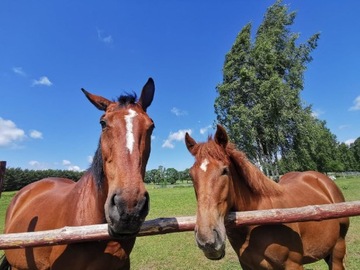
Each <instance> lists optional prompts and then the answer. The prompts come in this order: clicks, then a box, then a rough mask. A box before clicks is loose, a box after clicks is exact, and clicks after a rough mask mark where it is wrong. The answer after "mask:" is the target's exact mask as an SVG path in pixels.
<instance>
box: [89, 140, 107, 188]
mask: <svg viewBox="0 0 360 270" xmlns="http://www.w3.org/2000/svg"><path fill="white" fill-rule="evenodd" d="M89 171H90V172H91V173H92V174H93V176H94V179H95V182H96V185H97V187H98V188H99V189H100V188H101V184H102V183H103V182H104V181H103V179H104V169H103V159H102V155H101V147H100V142H99V145H98V148H97V149H96V152H95V155H94V158H93V161H92V163H91V166H90V168H89Z"/></svg>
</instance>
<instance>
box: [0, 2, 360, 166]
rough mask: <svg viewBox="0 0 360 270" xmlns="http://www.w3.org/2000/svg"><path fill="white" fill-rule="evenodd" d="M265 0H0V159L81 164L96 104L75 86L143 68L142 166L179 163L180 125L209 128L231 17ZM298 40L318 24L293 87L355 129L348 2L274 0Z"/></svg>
mask: <svg viewBox="0 0 360 270" xmlns="http://www.w3.org/2000/svg"><path fill="white" fill-rule="evenodd" d="M273 3H274V1H270V0H264V1H253V0H238V1H235V0H227V1H219V0H218V1H213V0H206V1H205V0H197V1H190V0H183V1H180V0H174V1H165V0H162V1H160V0H159V1H156V0H154V1H145V0H139V1H120V0H109V1H95V0H89V1H73V0H71V1H70V0H61V1H58V0H53V1H48V0H34V1H29V0H2V1H1V2H0V160H7V162H8V166H9V167H21V168H28V169H47V168H53V169H74V170H84V169H86V168H88V166H89V160H91V157H92V155H93V154H94V152H95V150H96V147H97V143H98V139H99V135H100V125H99V117H100V115H101V112H100V111H98V110H97V109H96V108H95V107H93V106H92V105H91V104H90V103H89V102H88V101H87V99H86V98H85V96H84V95H83V93H82V92H81V91H80V88H81V87H84V88H85V89H87V90H88V91H90V92H92V93H95V94H99V95H102V96H104V97H106V98H109V99H112V98H116V97H117V96H119V95H120V94H122V93H124V92H131V91H135V92H137V93H138V94H139V91H140V90H141V88H142V86H143V85H144V83H145V82H146V81H147V79H148V77H152V78H153V79H154V80H155V85H156V92H155V98H154V101H153V104H152V105H151V107H150V108H149V109H148V113H149V115H150V116H151V117H152V118H153V120H154V122H155V125H156V128H155V130H154V132H153V139H152V152H151V156H150V160H149V163H148V167H147V169H154V168H157V167H158V166H159V165H161V166H164V167H166V168H176V169H177V170H184V169H186V168H188V167H190V166H191V164H192V163H193V158H192V156H190V154H189V153H188V152H187V150H186V147H185V145H184V142H183V136H184V134H185V131H189V132H191V134H192V136H193V137H194V138H195V139H196V140H198V141H204V140H206V138H207V136H208V135H209V134H212V133H214V130H213V128H212V126H213V124H214V122H215V119H216V116H215V114H214V100H215V97H216V96H217V94H216V90H215V87H216V85H217V84H218V83H221V81H222V67H223V63H224V56H225V54H226V53H227V52H228V51H229V50H230V48H231V46H232V44H233V42H234V41H235V38H236V36H237V34H238V32H239V31H240V30H241V28H242V27H243V26H244V25H245V24H247V23H249V22H251V23H252V24H253V35H255V32H256V30H257V27H258V26H259V24H260V23H261V21H262V20H263V15H264V13H265V11H266V9H267V7H269V6H270V5H272V4H273ZM284 3H286V4H288V5H289V7H290V10H292V11H297V18H296V20H295V24H294V25H293V26H292V28H291V29H292V31H294V32H299V33H300V41H301V42H304V41H305V40H306V39H307V38H308V37H310V36H311V35H312V34H314V33H316V32H321V37H320V41H319V46H318V48H317V49H316V50H315V51H314V52H313V54H312V56H313V58H314V60H313V62H311V64H309V65H308V70H307V72H306V73H305V89H304V91H303V92H302V98H303V100H304V101H306V102H307V103H308V104H312V105H313V110H314V113H315V114H316V115H317V117H318V118H320V119H322V120H326V122H327V127H328V128H329V129H330V130H331V132H332V133H334V134H335V135H336V136H337V139H338V141H340V142H351V141H352V140H354V139H356V138H358V137H360V121H359V119H360V68H359V60H360V50H359V41H360V34H359V33H360V20H359V12H360V1H357V0H349V1H346V2H344V1H320V0H319V1H310V0H305V1H304V0H296V1H295V0H293V1H292V0H285V1H284Z"/></svg>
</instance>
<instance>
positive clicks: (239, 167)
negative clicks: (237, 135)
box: [230, 150, 282, 211]
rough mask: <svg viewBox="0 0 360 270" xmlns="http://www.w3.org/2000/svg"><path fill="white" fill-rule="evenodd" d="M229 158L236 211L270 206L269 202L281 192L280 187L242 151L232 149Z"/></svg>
mask: <svg viewBox="0 0 360 270" xmlns="http://www.w3.org/2000/svg"><path fill="white" fill-rule="evenodd" d="M230 158H231V160H232V164H233V165H234V168H235V170H234V172H233V173H232V177H233V185H234V190H233V197H234V208H236V209H233V210H236V211H246V210H256V209H261V208H270V207H268V206H264V205H271V202H272V201H273V200H274V199H275V198H276V197H278V196H279V195H280V194H281V193H282V187H281V186H279V185H278V184H277V183H275V182H274V181H273V180H271V179H270V178H268V177H267V176H266V175H265V174H263V173H262V172H261V171H260V169H258V168H257V167H256V166H255V165H253V164H252V163H251V162H250V161H249V160H248V159H247V158H246V156H245V154H244V153H242V152H240V151H237V150H232V151H231V152H230Z"/></svg>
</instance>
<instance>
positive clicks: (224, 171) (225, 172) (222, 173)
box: [221, 167, 229, 175]
mask: <svg viewBox="0 0 360 270" xmlns="http://www.w3.org/2000/svg"><path fill="white" fill-rule="evenodd" d="M228 174H229V168H228V167H225V168H224V169H223V171H222V172H221V175H228Z"/></svg>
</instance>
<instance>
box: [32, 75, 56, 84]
mask: <svg viewBox="0 0 360 270" xmlns="http://www.w3.org/2000/svg"><path fill="white" fill-rule="evenodd" d="M52 84H53V83H52V82H51V81H50V80H49V78H48V77H46V76H42V77H40V78H39V79H38V80H33V84H32V85H33V86H35V85H44V86H51V85H52Z"/></svg>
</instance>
